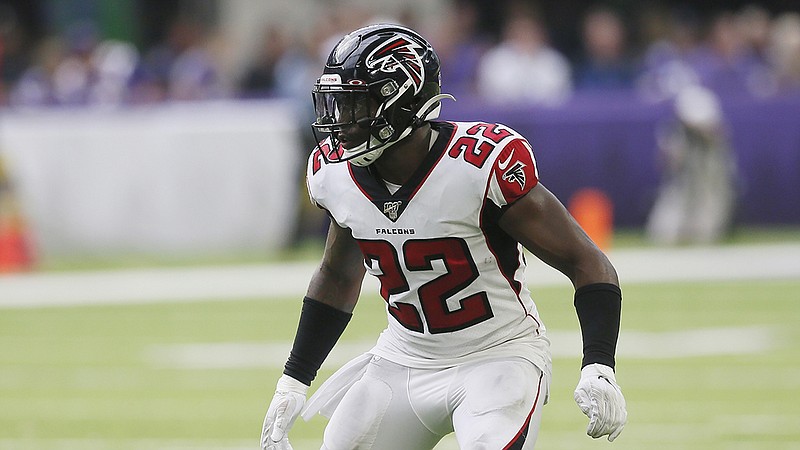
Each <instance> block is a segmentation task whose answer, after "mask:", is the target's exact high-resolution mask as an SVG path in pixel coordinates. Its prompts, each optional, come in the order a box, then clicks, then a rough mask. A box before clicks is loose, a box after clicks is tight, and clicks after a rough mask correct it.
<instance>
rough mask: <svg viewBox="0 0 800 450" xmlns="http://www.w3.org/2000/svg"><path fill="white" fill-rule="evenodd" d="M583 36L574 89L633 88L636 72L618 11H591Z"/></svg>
mask: <svg viewBox="0 0 800 450" xmlns="http://www.w3.org/2000/svg"><path fill="white" fill-rule="evenodd" d="M581 36H582V38H583V40H582V42H583V55H582V57H581V58H580V59H579V61H578V63H577V64H576V66H575V89H628V88H631V87H632V86H633V82H634V80H635V79H636V76H637V74H636V69H635V66H634V62H633V61H632V59H631V57H630V55H629V54H628V48H627V43H628V36H627V30H626V29H625V25H624V23H623V22H622V19H621V18H620V16H619V14H617V13H616V12H615V11H614V10H611V9H607V8H598V9H593V10H591V11H589V12H588V13H587V14H586V16H585V17H584V19H583V25H582V29H581Z"/></svg>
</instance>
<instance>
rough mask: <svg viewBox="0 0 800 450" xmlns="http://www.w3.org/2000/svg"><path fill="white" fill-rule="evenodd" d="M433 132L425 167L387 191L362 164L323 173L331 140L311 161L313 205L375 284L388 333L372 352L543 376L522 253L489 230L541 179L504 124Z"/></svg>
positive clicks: (545, 362)
mask: <svg viewBox="0 0 800 450" xmlns="http://www.w3.org/2000/svg"><path fill="white" fill-rule="evenodd" d="M431 127H432V128H433V130H434V131H435V132H436V133H437V136H436V139H435V141H434V142H433V144H432V146H431V149H430V151H429V152H428V154H427V156H426V158H425V159H424V161H423V162H422V164H421V166H420V167H419V168H418V169H417V171H416V172H415V173H414V174H413V175H412V177H411V178H410V179H409V181H408V182H406V183H405V184H404V185H402V186H400V187H399V189H397V190H396V191H395V192H393V193H392V192H391V191H390V189H389V188H388V187H387V185H386V184H385V183H384V182H383V181H382V180H381V179H379V178H378V177H376V176H375V175H374V173H373V171H372V170H371V169H370V168H369V166H367V167H357V166H354V165H352V164H349V163H345V162H342V163H327V162H326V158H324V157H323V155H322V154H321V152H326V155H328V159H330V158H332V157H334V155H333V153H335V152H330V142H329V140H326V141H323V142H322V143H321V144H320V146H319V147H318V148H317V149H316V150H315V151H314V152H312V155H311V157H310V158H309V163H308V171H307V183H308V191H309V195H310V197H311V200H312V202H314V203H315V204H316V205H317V206H319V207H321V208H323V209H325V210H327V211H328V213H329V215H330V216H331V218H332V220H334V221H336V223H337V224H338V225H339V226H341V227H344V228H348V229H350V230H351V232H352V234H353V237H354V238H355V239H356V241H357V242H358V245H359V247H360V248H361V252H362V253H363V255H364V264H365V266H366V269H367V272H368V273H369V274H371V275H373V276H375V277H377V278H378V280H379V282H380V294H381V296H382V297H383V300H384V301H385V303H386V310H387V316H388V326H387V328H386V329H385V330H384V331H383V332H382V333H381V336H380V337H379V338H378V342H377V344H376V346H375V347H374V348H373V349H372V350H371V353H374V354H376V355H378V356H381V357H384V358H386V359H388V360H390V361H393V362H396V363H398V364H403V365H406V366H409V367H418V368H445V367H451V366H454V365H457V364H461V363H464V362H472V361H479V360H483V359H489V358H502V357H523V358H525V359H528V360H530V361H531V362H532V363H533V364H535V365H536V366H537V367H539V368H540V369H542V370H545V371H546V372H549V368H550V353H549V342H548V340H547V338H546V337H545V327H544V325H543V323H542V321H541V320H540V319H539V314H538V311H537V310H536V305H535V304H534V302H533V300H532V299H531V296H530V292H529V291H528V288H527V287H526V282H525V267H526V266H525V255H524V253H523V248H522V246H521V245H520V244H519V243H518V242H516V241H515V240H514V239H513V238H511V237H510V236H509V235H508V234H506V233H505V232H504V231H503V230H502V229H501V228H500V227H499V225H498V220H499V218H500V217H501V215H502V214H503V212H504V210H505V209H506V208H508V207H509V205H511V204H512V203H513V202H514V201H516V200H518V199H519V198H520V197H522V196H524V195H525V194H526V193H528V191H530V190H531V189H532V188H533V187H534V186H535V185H536V184H537V183H538V181H539V179H538V172H537V168H536V161H535V158H534V155H533V151H532V149H531V147H530V145H529V144H528V142H527V140H525V138H523V137H522V136H521V135H519V134H518V133H516V132H515V131H514V130H512V129H510V128H508V127H506V126H504V125H501V124H489V123H481V122H469V123H467V122H432V123H431Z"/></svg>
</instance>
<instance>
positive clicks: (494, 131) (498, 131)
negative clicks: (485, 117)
mask: <svg viewBox="0 0 800 450" xmlns="http://www.w3.org/2000/svg"><path fill="white" fill-rule="evenodd" d="M478 132H481V134H482V135H483V137H485V138H486V139H489V140H490V141H492V142H494V143H495V144H499V143H500V141H502V140H503V139H505V138H507V137H509V136H511V132H510V131H508V130H507V129H505V128H502V127H501V126H500V125H498V124H496V123H479V124H476V125H473V126H471V127H470V129H469V130H467V134H470V135H472V136H475V135H476V134H478Z"/></svg>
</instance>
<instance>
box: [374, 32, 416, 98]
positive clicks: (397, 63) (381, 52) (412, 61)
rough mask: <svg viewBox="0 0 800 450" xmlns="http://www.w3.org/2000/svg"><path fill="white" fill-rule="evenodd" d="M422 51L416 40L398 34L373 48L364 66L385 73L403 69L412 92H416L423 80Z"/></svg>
mask: <svg viewBox="0 0 800 450" xmlns="http://www.w3.org/2000/svg"><path fill="white" fill-rule="evenodd" d="M424 51H425V49H424V48H423V47H422V46H421V45H419V44H417V43H416V42H412V41H410V40H408V39H406V38H405V37H404V36H398V37H397V38H395V39H393V40H390V41H387V42H386V43H385V44H383V45H382V46H380V47H378V48H376V49H375V50H373V51H372V53H370V54H369V56H368V57H367V59H366V66H367V67H369V68H370V69H377V70H380V71H381V72H386V73H393V72H397V71H398V70H401V71H403V72H404V73H405V74H406V75H407V76H408V79H409V80H411V82H412V84H413V85H414V94H417V93H418V92H419V91H420V90H421V89H422V83H423V82H424V80H425V65H424V64H423V62H422V57H421V56H420V54H421V53H422V52H424Z"/></svg>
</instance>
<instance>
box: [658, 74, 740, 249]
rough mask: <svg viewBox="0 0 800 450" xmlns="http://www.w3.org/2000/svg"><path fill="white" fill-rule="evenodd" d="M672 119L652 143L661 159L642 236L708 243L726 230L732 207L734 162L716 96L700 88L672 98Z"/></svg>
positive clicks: (671, 241)
mask: <svg viewBox="0 0 800 450" xmlns="http://www.w3.org/2000/svg"><path fill="white" fill-rule="evenodd" d="M674 105H675V106H674V107H675V118H676V120H675V121H674V123H672V124H670V125H669V126H668V128H666V129H665V130H662V131H661V132H660V133H659V136H658V143H659V147H660V150H661V156H662V161H663V163H664V175H663V181H662V185H661V187H660V188H659V194H658V197H657V199H656V202H655V204H654V205H653V208H652V210H651V211H650V215H649V217H648V220H647V225H646V231H647V235H648V236H649V237H650V239H651V240H653V241H654V242H656V243H659V244H669V245H674V244H710V243H714V242H718V241H719V240H720V239H722V238H723V237H725V235H726V234H727V233H728V231H729V230H730V228H731V226H732V223H733V217H734V212H735V209H736V202H735V199H736V195H735V194H736V192H735V188H734V183H733V177H734V174H735V163H734V161H733V155H732V152H731V148H730V145H729V144H728V141H727V136H726V133H725V126H724V119H723V116H722V110H721V108H720V105H719V100H718V99H717V96H716V95H715V94H714V93H713V92H712V91H711V90H709V89H707V88H704V87H702V86H689V87H686V88H684V89H683V90H682V91H681V92H680V93H679V94H678V96H677V97H676V98H675V102H674Z"/></svg>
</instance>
